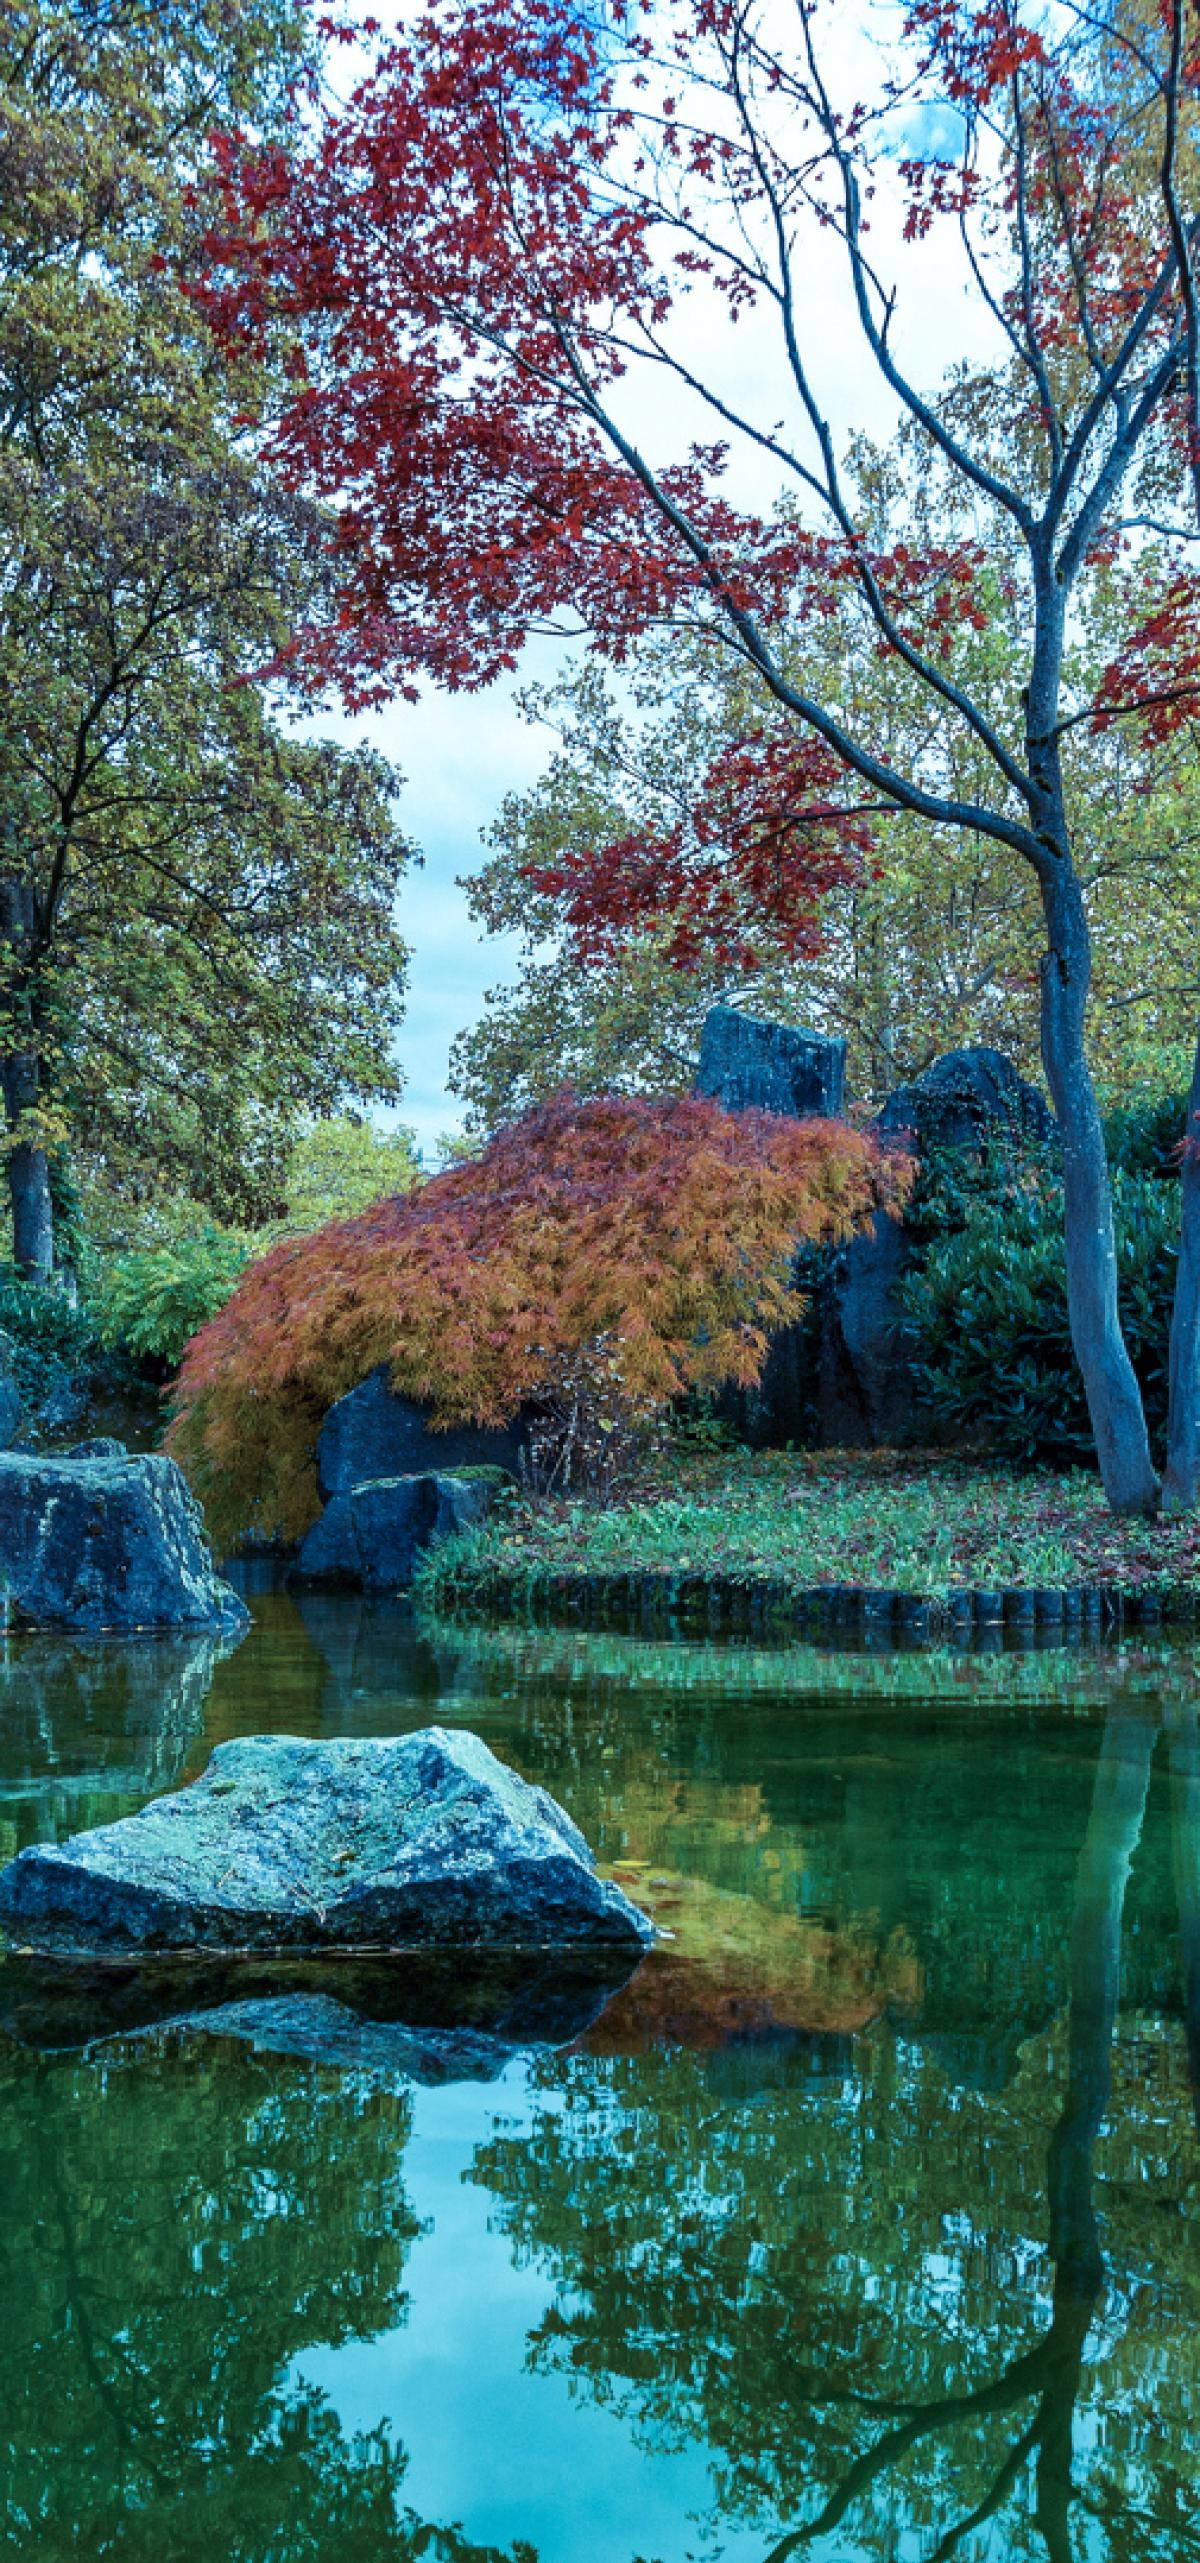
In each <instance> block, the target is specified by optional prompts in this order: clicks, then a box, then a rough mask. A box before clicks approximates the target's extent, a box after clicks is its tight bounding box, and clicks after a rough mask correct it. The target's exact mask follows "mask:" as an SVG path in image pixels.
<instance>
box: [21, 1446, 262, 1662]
mask: <svg viewBox="0 0 1200 2563" xmlns="http://www.w3.org/2000/svg"><path fill="white" fill-rule="evenodd" d="M0 1585H3V1586H5V1587H7V1591H8V1597H9V1604H10V1608H11V1610H12V1613H13V1615H14V1617H15V1618H16V1619H17V1620H19V1621H21V1622H23V1623H25V1624H26V1625H28V1626H30V1627H33V1628H58V1629H221V1628H234V1627H242V1626H245V1625H246V1623H247V1621H248V1618H249V1614H248V1612H247V1610H246V1606H245V1604H244V1602H242V1601H241V1600H240V1599H239V1597H238V1595H237V1594H236V1593H235V1592H234V1590H233V1587H232V1585H229V1584H226V1583H224V1582H223V1581H222V1579H221V1577H220V1576H219V1575H217V1574H216V1573H215V1572H214V1569H213V1562H212V1553H211V1551H210V1549H209V1545H208V1541H207V1538H206V1536H205V1531H204V1522H203V1518H202V1516H201V1513H200V1508H199V1506H198V1505H197V1504H196V1502H195V1500H194V1498H193V1497H192V1496H191V1494H190V1493H189V1491H188V1488H187V1485H186V1482H185V1480H184V1478H183V1476H182V1474H181V1472H180V1470H179V1469H178V1468H177V1467H176V1465H175V1462H174V1460H170V1459H163V1458H161V1457H158V1456H155V1457H153V1458H141V1459H41V1458H36V1457H33V1456H29V1455H26V1454H24V1453H22V1454H20V1455H17V1454H15V1453H6V1454H4V1455H2V1456H0Z"/></svg>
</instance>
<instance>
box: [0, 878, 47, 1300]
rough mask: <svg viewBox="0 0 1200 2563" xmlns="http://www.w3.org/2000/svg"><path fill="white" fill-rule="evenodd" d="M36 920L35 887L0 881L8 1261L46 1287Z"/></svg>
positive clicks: (0, 1078) (0, 1066)
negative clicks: (34, 1120) (36, 1133)
mask: <svg viewBox="0 0 1200 2563" xmlns="http://www.w3.org/2000/svg"><path fill="white" fill-rule="evenodd" d="M36 932H37V916H36V907H35V901H34V894H33V888H32V884H31V883H30V882H28V881H24V880H22V879H20V878H19V877H18V876H13V875H10V876H8V877H6V878H3V879H0V938H2V939H3V942H4V944H5V945H6V946H7V967H6V970H5V974H4V976H5V982H6V984H5V987H4V998H5V1005H4V1016H5V1031H6V1035H7V1048H6V1052H5V1055H4V1057H3V1058H2V1059H0V1086H2V1088H3V1095H4V1113H5V1119H6V1121H7V1124H8V1128H9V1131H10V1133H15V1134H16V1137H15V1143H14V1145H13V1146H12V1147H10V1149H9V1154H8V1189H9V1197H10V1200H11V1202H12V1223H13V1262H14V1263H15V1265H16V1267H17V1270H18V1272H19V1273H22V1274H23V1275H24V1278H25V1280H26V1281H30V1282H37V1283H39V1284H44V1283H46V1282H48V1281H49V1279H50V1276H51V1273H52V1272H53V1269H54V1204H53V1201H52V1200H51V1195H50V1164H49V1160H48V1158H47V1155H46V1151H45V1149H44V1148H42V1147H39V1145H38V1143H37V1141H36V1140H34V1139H30V1138H29V1137H28V1136H27V1135H26V1133H27V1129H28V1117H29V1115H30V1114H31V1113H33V1112H34V1111H36V1108H37V1104H38V1101H39V1098H40V1095H41V1089H42V1063H41V1059H40V1057H39V1055H38V1049H37V1022H36V1015H37V1002H36V992H35V990H34V989H33V987H32V985H31V978H32V968H31V962H32V953H33V950H34V949H35V946H36Z"/></svg>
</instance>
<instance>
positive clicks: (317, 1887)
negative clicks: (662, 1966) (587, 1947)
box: [0, 1727, 654, 1955]
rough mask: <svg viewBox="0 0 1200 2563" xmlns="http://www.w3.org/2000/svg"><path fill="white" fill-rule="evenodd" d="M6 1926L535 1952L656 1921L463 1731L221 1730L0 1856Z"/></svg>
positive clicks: (80, 1947) (51, 1946)
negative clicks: (141, 1800) (126, 1803)
mask: <svg viewBox="0 0 1200 2563" xmlns="http://www.w3.org/2000/svg"><path fill="white" fill-rule="evenodd" d="M0 1927H2V1928H3V1929H4V1931H5V1932H7V1933H8V1934H9V1936H10V1938H11V1939H13V1940H14V1941H16V1942H18V1943H20V1944H25V1945H28V1946H29V1947H31V1948H34V1949H37V1950H44V1951H49V1952H55V1953H59V1954H73V1953H79V1954H80V1955H85V1954H86V1955H91V1954H95V1953H105V1954H108V1955H119V1954H121V1953H127V1954H136V1953H138V1952H140V1951H144V1950H155V1949H157V1950H200V1949H226V1950H228V1949H244V1950H260V1951H261V1950H267V1949H273V1950H284V1949H287V1950H317V1949H344V1950H348V1949H366V1948H374V1949H379V1948H404V1947H407V1948H420V1947H442V1948H447V1947H462V1948H479V1947H485V1948H495V1949H502V1948H509V1949H513V1948H530V1949H534V1948H546V1947H558V1946H569V1945H574V1946H578V1945H579V1944H580V1943H596V1944H606V1945H608V1946H610V1947H611V1946H616V1947H625V1948H628V1949H630V1950H631V1951H633V1950H636V1949H638V1948H646V1947H648V1946H649V1945H650V1943H651V1941H652V1940H653V1937H654V1928H653V1925H652V1923H651V1922H650V1921H649V1920H648V1918H647V1916H646V1915H645V1914H643V1913H640V1912H639V1911H638V1908H637V1906H636V1905H633V1904H631V1903H630V1901H629V1899H628V1897H627V1896H625V1895H623V1894H622V1892H621V1889H620V1888H619V1887H616V1886H613V1885H610V1884H607V1883H605V1882H604V1881H603V1880H601V1879H600V1878H598V1877H597V1876H596V1873H595V1869H594V1868H593V1865H592V1859H591V1854H590V1852H589V1850H588V1846H587V1844H586V1842H585V1841H584V1838H583V1835H582V1834H581V1833H580V1831H579V1829H578V1827H577V1826H576V1825H574V1824H573V1823H572V1821H571V1819H570V1817H569V1816H568V1815H567V1814H566V1813H565V1812H564V1810H563V1808H562V1807H560V1806H559V1805H558V1804H557V1802H556V1800H555V1799H553V1798H552V1797H550V1796H548V1794H547V1792H546V1791H545V1790H544V1789H535V1788H531V1787H530V1786H529V1783H528V1782H527V1781H525V1780H522V1779H520V1778H519V1777H518V1775H517V1773H516V1772H515V1771H510V1770H508V1769H507V1768H506V1766H505V1764H504V1763H502V1762H499V1761H497V1759H496V1756H495V1754H494V1753H492V1752H491V1750H490V1749H489V1747H488V1746H487V1745H486V1744H485V1743H484V1742H483V1741H482V1738H481V1737H479V1736H477V1735H472V1734H470V1733H469V1732H467V1731H466V1730H465V1729H450V1728H446V1727H424V1728H421V1729H420V1730H419V1731H418V1732H417V1733H416V1734H413V1735H403V1736H387V1737H373V1738H362V1739H357V1738H355V1739H350V1738H342V1737H339V1738H337V1739H335V1740H333V1741H331V1742H328V1743H310V1742H308V1741H306V1740H305V1739H303V1738H300V1737H297V1736H288V1735H259V1736H243V1737H239V1738H236V1739H234V1740H233V1741H232V1742H230V1743H228V1744H222V1745H218V1747H217V1750H216V1752H215V1753H214V1754H213V1757H212V1760H211V1762H210V1763H209V1766H208V1769H207V1771H206V1772H205V1773H204V1776H203V1778H202V1779H200V1780H198V1781H197V1782H196V1783H195V1785H194V1786H193V1787H192V1788H189V1789H182V1790H180V1791H179V1792H178V1794H177V1795H175V1796H172V1797H166V1798H156V1799H155V1800H154V1801H153V1802H152V1804H151V1805H150V1806H148V1807H143V1809H142V1811H141V1813H140V1815H134V1816H126V1817H125V1818H124V1819H123V1821H122V1822H121V1823H119V1824H109V1825H102V1826H100V1827H99V1828H98V1829H97V1830H96V1831H95V1832H92V1833H80V1834H76V1835H75V1836H74V1837H73V1838H72V1839H71V1840H70V1841H68V1842H64V1843H61V1844H59V1845H58V1846H55V1845H54V1844H53V1843H39V1844H36V1845H35V1846H34V1847H33V1848H32V1849H30V1850H28V1851H22V1852H21V1853H20V1854H19V1856H18V1858H17V1859H15V1860H12V1861H10V1862H9V1865H8V1867H7V1868H6V1869H4V1870H3V1871H0Z"/></svg>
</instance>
